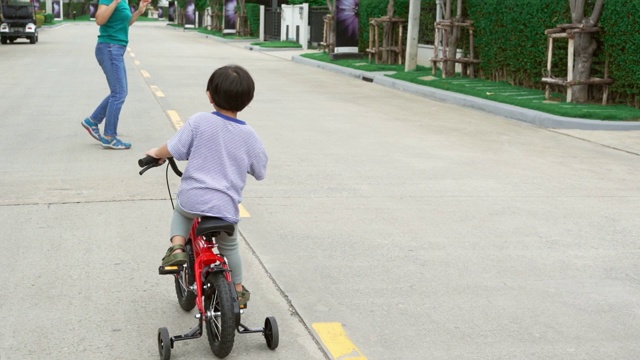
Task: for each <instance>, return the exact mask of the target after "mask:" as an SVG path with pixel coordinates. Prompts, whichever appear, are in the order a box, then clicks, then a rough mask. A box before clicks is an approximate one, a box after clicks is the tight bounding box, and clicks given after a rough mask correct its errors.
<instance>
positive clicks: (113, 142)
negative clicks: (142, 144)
mask: <svg viewBox="0 0 640 360" xmlns="http://www.w3.org/2000/svg"><path fill="white" fill-rule="evenodd" d="M102 147H103V148H107V149H115V150H128V149H130V148H131V144H129V143H126V142H124V141H122V140H120V139H118V138H117V137H115V136H114V137H112V138H111V139H107V138H106V137H104V136H103V137H102Z"/></svg>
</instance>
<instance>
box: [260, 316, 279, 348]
mask: <svg viewBox="0 0 640 360" xmlns="http://www.w3.org/2000/svg"><path fill="white" fill-rule="evenodd" d="M262 334H263V335H264V339H265V340H266V341H267V347H268V348H269V349H271V350H275V349H276V348H277V347H278V342H279V341H280V338H279V333H278V322H277V321H276V318H274V317H273V316H269V317H267V318H266V319H264V332H263V333H262Z"/></svg>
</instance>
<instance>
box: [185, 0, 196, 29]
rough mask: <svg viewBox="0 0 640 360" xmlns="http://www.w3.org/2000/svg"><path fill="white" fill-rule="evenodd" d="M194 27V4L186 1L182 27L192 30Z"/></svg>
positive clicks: (191, 1) (190, 0) (192, 1)
mask: <svg viewBox="0 0 640 360" xmlns="http://www.w3.org/2000/svg"><path fill="white" fill-rule="evenodd" d="M195 26H196V2H195V0H187V4H186V5H185V10H184V27H186V28H192V27H195Z"/></svg>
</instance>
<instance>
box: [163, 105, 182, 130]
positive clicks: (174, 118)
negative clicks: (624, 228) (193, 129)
mask: <svg viewBox="0 0 640 360" xmlns="http://www.w3.org/2000/svg"><path fill="white" fill-rule="evenodd" d="M167 114H168V115H169V118H170V119H171V122H172V123H173V126H174V127H175V128H176V130H180V128H181V127H182V126H183V125H184V123H183V122H182V119H180V115H178V113H177V112H176V111H175V110H167Z"/></svg>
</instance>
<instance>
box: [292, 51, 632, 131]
mask: <svg viewBox="0 0 640 360" xmlns="http://www.w3.org/2000/svg"><path fill="white" fill-rule="evenodd" d="M301 56H303V57H305V58H308V59H312V60H316V61H322V62H326V63H330V64H334V65H338V66H344V67H348V68H352V69H357V70H362V71H367V72H375V71H385V72H387V71H388V72H392V73H389V74H385V76H389V77H391V78H393V79H397V80H402V81H407V82H410V83H413V84H417V85H421V86H428V87H432V88H436V89H441V90H447V91H451V92H456V93H459V94H464V95H469V96H474V97H477V98H482V99H486V100H492V101H496V102H499V103H503V104H509V105H515V106H518V107H522V108H526V109H531V110H537V111H542V112H545V113H548V114H553V115H559V116H566V117H572V118H583V119H594V120H610V121H640V109H636V108H634V107H632V106H626V105H607V106H603V105H601V104H573V103H567V102H564V95H562V94H553V95H552V98H553V99H557V101H546V100H545V95H544V91H542V90H536V89H527V88H522V87H518V86H513V85H511V84H509V83H507V82H493V81H489V80H483V79H470V78H468V77H460V76H459V75H457V76H455V77H453V78H446V79H443V78H442V76H441V73H440V71H439V70H438V71H437V73H436V75H435V76H433V75H432V74H431V68H427V67H423V66H418V68H417V69H416V71H410V72H405V71H404V65H376V64H374V63H371V64H369V62H368V58H363V59H356V60H335V61H334V60H331V59H330V58H329V55H328V54H327V53H310V54H303V55H301Z"/></svg>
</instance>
